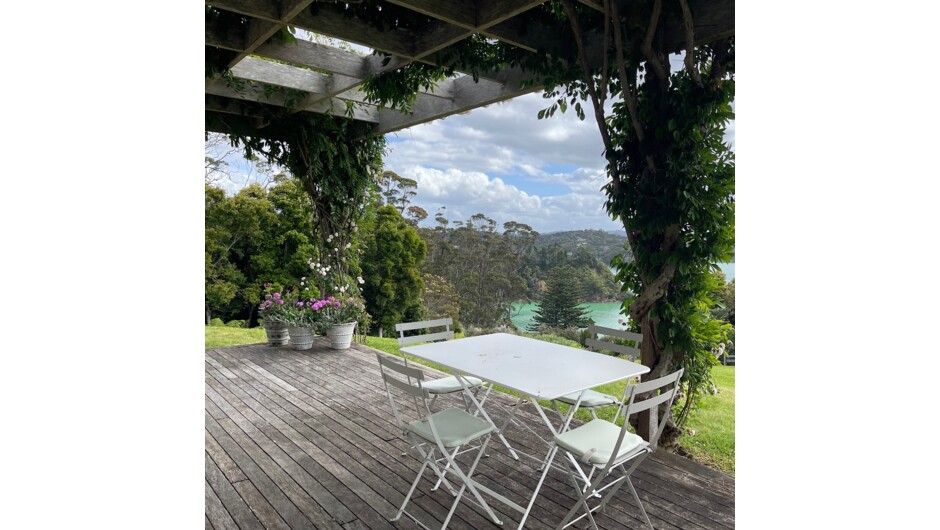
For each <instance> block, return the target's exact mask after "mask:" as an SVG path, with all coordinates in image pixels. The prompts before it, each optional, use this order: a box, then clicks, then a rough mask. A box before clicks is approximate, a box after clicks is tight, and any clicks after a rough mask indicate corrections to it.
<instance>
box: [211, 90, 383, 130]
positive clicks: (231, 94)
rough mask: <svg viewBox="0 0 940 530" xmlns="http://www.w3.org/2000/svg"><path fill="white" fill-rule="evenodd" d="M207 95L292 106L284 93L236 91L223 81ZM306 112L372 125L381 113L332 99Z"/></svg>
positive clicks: (364, 106) (351, 102)
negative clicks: (341, 117)
mask: <svg viewBox="0 0 940 530" xmlns="http://www.w3.org/2000/svg"><path fill="white" fill-rule="evenodd" d="M206 94H212V95H214V96H222V97H226V98H234V99H240V100H243V101H253V102H256V103H264V104H268V105H275V106H278V107H288V106H290V102H289V101H288V98H287V96H286V95H285V94H283V93H279V92H275V93H273V94H265V93H264V89H263V87H260V86H255V85H250V86H247V87H245V89H244V90H236V89H234V88H232V87H230V86H228V85H227V84H226V83H225V81H223V80H217V81H215V82H213V83H210V84H209V85H208V86H207V87H206ZM306 110H307V111H310V112H319V113H322V114H330V115H333V116H343V117H348V118H355V119H357V120H361V121H367V122H372V123H378V122H379V112H378V109H377V108H376V107H374V106H371V105H362V104H356V103H355V102H353V101H349V102H348V104H347V101H346V100H342V99H336V98H330V99H328V100H324V101H320V102H317V103H316V104H314V105H311V107H310V108H308V109H306Z"/></svg>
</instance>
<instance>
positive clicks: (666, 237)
mask: <svg viewBox="0 0 940 530" xmlns="http://www.w3.org/2000/svg"><path fill="white" fill-rule="evenodd" d="M678 240H679V225H669V226H667V227H666V229H665V230H663V243H662V245H660V251H661V252H670V251H671V250H672V249H673V248H675V246H676V242H677V241H678ZM675 275H676V266H675V265H671V264H667V265H664V266H663V268H662V269H660V271H659V276H657V277H656V279H655V280H653V281H652V282H650V283H649V284H647V285H646V286H645V287H644V288H643V292H641V293H640V294H639V296H637V297H636V299H634V300H633V302H632V303H631V304H630V318H632V319H633V320H634V321H635V322H639V321H640V318H641V317H642V316H643V315H646V314H647V313H648V312H649V310H650V308H652V307H653V304H655V303H656V301H657V300H659V299H660V298H662V297H663V296H665V294H666V289H667V288H668V287H669V282H671V281H672V278H673V277H674V276H675Z"/></svg>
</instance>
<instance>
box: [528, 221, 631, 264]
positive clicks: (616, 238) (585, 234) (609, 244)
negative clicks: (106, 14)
mask: <svg viewBox="0 0 940 530" xmlns="http://www.w3.org/2000/svg"><path fill="white" fill-rule="evenodd" d="M556 244H557V245H561V247H562V248H564V249H565V250H566V251H568V252H569V253H571V254H574V253H575V251H576V250H577V249H578V248H580V247H585V248H587V249H588V250H590V251H591V253H593V254H594V256H595V257H597V259H598V260H600V261H601V263H603V264H604V265H610V260H611V259H612V258H613V257H614V256H615V255H617V254H620V253H621V252H624V245H626V244H627V236H626V234H624V233H623V232H620V233H619V234H615V233H612V232H610V231H605V230H570V231H568V232H552V233H550V234H540V235H539V237H538V238H537V239H536V240H535V246H536V248H544V247H549V246H552V245H556ZM626 252H628V255H629V251H626Z"/></svg>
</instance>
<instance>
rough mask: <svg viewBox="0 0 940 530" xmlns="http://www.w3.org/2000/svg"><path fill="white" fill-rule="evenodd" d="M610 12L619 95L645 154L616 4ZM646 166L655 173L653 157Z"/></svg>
mask: <svg viewBox="0 0 940 530" xmlns="http://www.w3.org/2000/svg"><path fill="white" fill-rule="evenodd" d="M608 7H609V9H610V11H608V12H607V16H608V18H613V19H614V45H615V46H616V48H617V68H618V70H619V71H620V93H621V94H622V96H623V101H624V103H626V105H627V113H628V114H630V122H632V123H633V130H634V132H636V139H637V141H638V142H639V144H640V152H645V149H644V146H645V145H646V142H645V138H646V135H645V134H644V133H643V124H642V123H641V122H640V115H639V113H638V112H637V100H636V92H635V91H634V87H633V82H632V81H631V79H632V78H631V77H630V76H629V75H627V64H626V58H625V57H624V53H623V34H622V33H621V29H620V10H619V8H618V7H617V2H610V4H609V6H608ZM646 165H647V167H649V168H650V171H654V172H655V171H656V162H655V161H654V160H653V157H652V156H650V155H646Z"/></svg>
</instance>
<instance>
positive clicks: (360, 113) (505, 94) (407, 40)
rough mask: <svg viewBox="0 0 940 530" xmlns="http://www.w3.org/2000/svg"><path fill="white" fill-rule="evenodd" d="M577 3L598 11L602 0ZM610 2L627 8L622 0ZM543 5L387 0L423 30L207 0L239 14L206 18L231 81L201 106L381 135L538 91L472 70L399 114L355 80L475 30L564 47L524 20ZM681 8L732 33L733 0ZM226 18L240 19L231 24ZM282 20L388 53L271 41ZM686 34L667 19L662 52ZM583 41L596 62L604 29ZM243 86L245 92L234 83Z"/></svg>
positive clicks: (713, 31)
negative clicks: (265, 112) (277, 114)
mask: <svg viewBox="0 0 940 530" xmlns="http://www.w3.org/2000/svg"><path fill="white" fill-rule="evenodd" d="M579 1H580V2H581V3H582V4H584V5H587V6H590V7H591V8H593V9H596V10H602V2H600V1H599V0H579ZM614 1H617V2H619V4H620V5H625V3H624V2H625V0H614ZM544 2H545V0H447V1H440V0H388V2H387V3H388V4H390V6H388V7H389V9H388V11H389V12H395V13H398V14H401V13H407V11H403V10H408V11H413V12H415V13H420V14H421V15H423V16H424V17H427V18H429V19H431V21H430V22H428V23H426V24H424V25H423V26H417V27H396V28H394V29H386V30H385V31H379V30H377V29H376V28H375V27H373V26H372V25H371V24H369V23H367V22H365V21H363V20H359V19H357V18H355V17H350V16H349V15H348V14H345V15H344V14H343V13H342V12H341V10H338V9H336V8H334V7H333V6H331V5H329V4H328V3H325V2H324V3H319V2H318V0H218V1H207V2H206V4H207V5H210V6H212V7H214V8H217V9H220V10H222V11H223V12H230V13H235V14H237V15H229V16H228V17H229V18H225V19H224V20H225V21H226V22H225V23H223V24H216V25H213V24H210V23H209V21H208V19H207V24H206V45H207V46H211V47H216V48H220V49H224V50H229V53H232V52H234V53H233V54H232V55H229V56H225V55H224V54H223V55H221V56H219V55H216V56H217V57H220V58H221V59H222V62H223V63H226V62H227V65H228V68H229V69H230V71H231V72H232V75H233V76H234V77H235V79H236V81H235V82H229V81H226V80H222V79H215V78H210V79H207V83H206V94H207V102H206V105H207V112H209V111H211V112H212V113H213V114H214V115H222V116H224V115H239V116H242V117H250V116H253V115H255V114H257V112H258V111H257V109H253V108H252V105H256V104H258V103H262V104H265V105H270V106H275V107H277V106H280V107H283V106H288V105H289V106H290V107H291V111H290V112H324V113H329V114H335V115H343V116H352V117H354V118H355V119H359V120H363V121H367V122H371V123H374V124H376V131H377V132H379V133H386V132H392V131H396V130H400V129H403V128H406V127H410V126H412V125H415V124H418V123H424V122H427V121H431V120H434V119H438V118H442V117H445V116H448V115H451V114H455V113H459V112H464V111H466V110H469V109H473V108H477V107H480V106H484V105H489V104H492V103H495V102H498V101H504V100H507V99H511V98H513V97H516V96H519V95H522V94H525V93H529V92H535V91H538V90H540V88H541V87H540V86H539V85H537V84H534V83H532V82H531V79H530V77H529V76H528V75H527V74H525V73H524V72H521V71H518V70H514V69H509V70H506V71H502V72H482V73H480V72H478V73H477V75H478V76H479V78H480V79H479V82H474V81H473V79H471V78H470V77H469V76H467V77H459V78H456V79H450V80H447V81H445V82H443V83H441V84H440V85H439V86H438V87H436V88H435V90H434V91H433V92H429V93H422V94H419V95H418V96H417V98H416V100H415V102H414V104H413V106H412V112H410V113H407V114H403V113H401V112H398V111H396V110H389V109H383V108H379V107H376V106H375V105H371V104H368V103H367V102H366V101H365V97H364V95H363V93H362V92H361V90H360V85H361V84H362V82H363V81H364V80H365V79H367V78H368V77H369V76H372V75H376V74H380V73H382V72H385V71H390V70H394V69H397V68H400V67H402V66H404V65H406V64H408V63H410V62H414V61H420V62H424V63H429V64H436V63H435V61H436V60H439V58H442V57H447V56H448V55H450V54H448V52H449V50H450V48H451V47H453V46H456V45H459V44H460V43H461V41H463V40H465V39H467V38H469V37H471V36H473V35H475V34H480V35H483V36H485V37H488V38H492V39H497V40H500V41H502V42H504V43H506V44H509V45H511V46H515V47H517V48H520V49H523V50H527V51H530V52H535V51H539V52H546V53H549V54H553V52H558V53H565V52H566V50H565V49H564V48H563V47H561V46H562V45H561V44H560V42H561V41H562V40H561V39H559V36H558V35H557V34H556V33H557V32H556V31H555V30H553V29H551V28H548V27H547V26H543V25H541V24H539V23H538V21H537V20H535V19H537V18H538V17H525V16H524V15H525V14H526V13H527V12H528V11H530V10H532V9H533V8H536V7H537V6H539V5H541V4H542V3H544ZM317 4H319V5H317ZM314 5H316V6H317V7H316V8H314V7H313V6H314ZM688 7H689V8H690V9H691V11H692V12H693V13H694V14H695V17H694V19H693V20H694V27H693V31H694V35H695V42H696V44H701V43H707V42H711V41H714V40H717V39H720V38H724V37H727V36H730V35H733V34H734V0H689V1H688ZM520 15H523V16H520ZM239 16H240V17H243V18H239ZM232 17H234V18H232ZM420 18H422V17H420V16H419V17H418V19H420ZM229 20H235V21H238V23H229ZM219 26H221V27H219ZM286 26H292V27H295V28H299V29H303V30H306V31H310V32H313V33H316V34H321V35H325V36H329V37H333V38H337V39H341V40H345V41H349V42H353V43H357V44H360V45H363V46H367V47H369V48H372V49H375V50H378V51H381V52H384V53H386V54H389V55H391V57H390V58H389V57H385V58H383V57H380V56H367V57H362V56H359V55H357V54H355V53H352V52H348V51H345V50H341V49H338V48H335V47H332V46H327V45H324V44H316V43H311V42H307V41H305V40H300V39H298V41H297V42H296V43H289V44H288V43H281V42H277V41H276V40H273V39H272V38H271V37H272V36H274V35H275V34H276V33H277V32H278V31H280V30H281V29H282V28H284V27H286ZM686 36H687V33H686V28H685V27H683V24H682V20H668V21H664V24H663V28H662V33H661V35H660V36H659V38H661V39H663V42H664V43H665V44H666V48H667V49H672V48H675V50H677V51H678V50H680V49H683V48H684V47H685V44H686V43H685V38H686ZM585 40H586V43H587V51H588V56H589V57H590V58H591V60H595V59H596V60H597V61H600V60H601V58H602V57H603V54H602V50H603V34H602V32H601V31H600V30H597V29H594V30H588V31H586V32H585ZM259 57H261V58H259ZM230 58H231V59H230ZM229 59H230V60H229ZM265 59H273V61H272V60H265ZM285 63H286V64H285ZM383 63H384V64H383ZM598 65H599V63H598ZM598 65H592V66H598ZM527 81H528V82H527ZM246 82H247V84H246V85H245V86H246V88H244V89H240V90H236V89H234V88H233V87H234V86H240V85H242V84H245V83H246ZM268 85H270V86H273V87H283V88H287V89H291V90H293V91H302V92H290V94H291V96H290V98H291V101H288V97H287V96H285V95H284V93H278V91H276V90H274V91H272V90H266V89H265V88H264V87H265V86H268ZM523 85H525V88H523ZM298 95H299V96H298ZM298 97H299V99H298ZM226 101H228V103H226ZM349 105H352V107H351V108H350V107H349ZM210 107H211V108H210ZM253 110H254V112H252V111H253ZM255 117H257V116H255ZM259 120H260V118H259ZM261 126H263V125H261Z"/></svg>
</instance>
